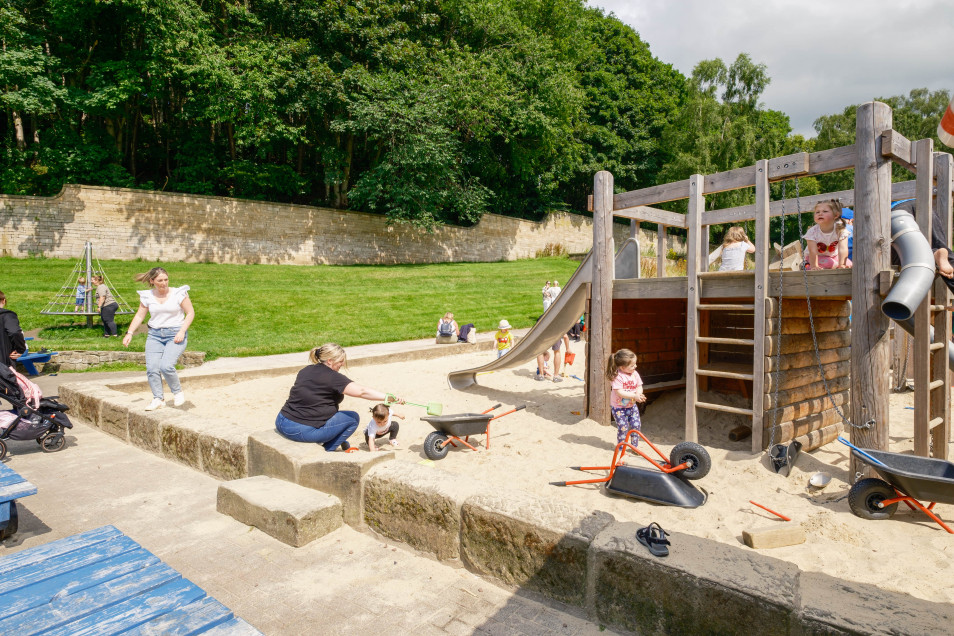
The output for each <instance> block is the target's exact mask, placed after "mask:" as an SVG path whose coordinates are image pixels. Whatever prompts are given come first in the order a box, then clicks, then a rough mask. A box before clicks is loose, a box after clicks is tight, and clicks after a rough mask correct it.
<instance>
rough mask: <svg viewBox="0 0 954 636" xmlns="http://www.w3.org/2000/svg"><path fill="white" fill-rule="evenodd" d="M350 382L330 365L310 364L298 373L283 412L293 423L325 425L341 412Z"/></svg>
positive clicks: (316, 426)
mask: <svg viewBox="0 0 954 636" xmlns="http://www.w3.org/2000/svg"><path fill="white" fill-rule="evenodd" d="M349 384H351V380H349V379H348V378H347V377H345V376H344V375H342V374H340V373H338V372H337V371H334V370H332V369H331V367H329V366H328V365H326V364H312V365H309V366H307V367H305V368H304V369H302V370H301V371H299V372H298V377H297V378H295V385H294V386H293V387H292V388H291V392H289V394H288V400H286V401H285V406H283V407H282V411H281V413H282V415H284V416H285V417H287V418H288V419H290V420H291V421H293V422H298V423H299V424H304V425H306V426H314V427H315V428H321V427H322V426H324V425H325V422H327V421H328V420H329V419H330V418H331V416H333V415H334V414H335V413H337V412H338V405H339V404H341V401H342V400H343V399H344V390H345V387H346V386H348V385H349Z"/></svg>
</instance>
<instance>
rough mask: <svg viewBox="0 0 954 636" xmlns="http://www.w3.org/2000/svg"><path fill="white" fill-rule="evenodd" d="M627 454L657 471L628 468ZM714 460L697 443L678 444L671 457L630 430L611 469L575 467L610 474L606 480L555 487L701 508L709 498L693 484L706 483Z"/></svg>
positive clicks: (562, 483)
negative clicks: (597, 489)
mask: <svg viewBox="0 0 954 636" xmlns="http://www.w3.org/2000/svg"><path fill="white" fill-rule="evenodd" d="M634 435H638V436H639V439H641V440H643V441H644V442H645V443H646V444H648V445H649V447H650V448H652V449H653V450H654V451H656V454H657V455H658V456H659V458H660V459H655V458H653V457H650V456H649V454H647V453H645V452H643V451H642V450H641V449H640V448H638V447H637V446H635V445H634V444H633V442H632V440H633V437H634ZM626 451H631V452H633V453H636V454H637V455H639V456H640V457H642V458H643V459H645V460H646V461H648V462H649V463H650V464H652V465H653V466H654V467H655V468H656V469H657V470H652V469H649V468H641V467H639V466H627V465H626V464H625V463H624V461H623V459H624V457H625V456H626ZM711 467H712V459H711V458H710V457H709V452H708V451H707V450H706V449H705V448H704V447H702V446H700V445H699V444H696V443H695V442H681V443H679V444H676V445H675V446H674V447H673V449H672V451H671V452H670V453H669V457H668V461H667V457H666V456H665V455H664V454H663V452H662V451H661V450H659V449H658V448H656V446H655V445H654V444H653V443H652V442H650V441H649V439H647V437H646V436H645V435H643V434H642V432H640V431H638V430H635V429H633V430H630V431H628V432H627V433H626V439H625V440H624V441H622V442H619V443H618V444H616V447H615V448H614V449H613V460H612V462H611V463H610V465H609V466H573V467H572V469H573V470H580V471H583V472H591V471H604V470H605V471H608V473H607V474H606V475H605V476H604V477H596V478H594V479H577V480H574V481H551V482H550V485H551V486H573V485H577V484H604V488H606V490H607V492H611V493H613V494H616V495H623V496H625V497H633V498H635V499H643V500H645V501H651V502H653V503H658V504H663V505H667V506H679V507H681V508H698V507H699V506H701V505H702V504H704V503H705V502H706V499H707V498H708V496H707V495H706V493H705V492H704V491H701V490H699V489H697V488H696V487H695V486H693V485H692V484H690V483H689V480H696V479H702V478H703V477H705V476H706V475H708V474H709V469H710V468H711Z"/></svg>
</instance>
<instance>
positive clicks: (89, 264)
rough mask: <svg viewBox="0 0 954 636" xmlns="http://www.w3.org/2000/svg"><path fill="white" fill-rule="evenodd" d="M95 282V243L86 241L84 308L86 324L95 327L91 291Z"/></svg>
mask: <svg viewBox="0 0 954 636" xmlns="http://www.w3.org/2000/svg"><path fill="white" fill-rule="evenodd" d="M92 284H93V244H92V243H91V242H89V241H86V298H85V300H84V301H83V309H84V310H85V311H86V326H87V327H89V328H90V329H92V327H93V316H92V315H91V313H92V311H93V307H92V304H93V303H92V300H93V295H92V294H91V293H89V287H90V285H92Z"/></svg>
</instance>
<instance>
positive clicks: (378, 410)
mask: <svg viewBox="0 0 954 636" xmlns="http://www.w3.org/2000/svg"><path fill="white" fill-rule="evenodd" d="M395 417H396V418H398V419H402V420H403V419H404V416H403V415H401V414H400V413H394V412H392V411H391V409H390V408H389V407H388V406H387V405H386V404H376V405H374V406H373V407H372V408H371V421H370V422H368V427H367V428H366V429H365V430H364V441H365V443H367V445H368V450H369V451H371V452H372V453H373V452H374V451H375V450H376V449H375V447H374V441H375V440H376V439H380V438H382V437H384V436H385V435H387V436H388V440H389V441H390V442H391V446H397V445H398V441H397V436H398V431H399V430H400V428H401V427H400V426H398V423H397V422H395V421H394V418H395Z"/></svg>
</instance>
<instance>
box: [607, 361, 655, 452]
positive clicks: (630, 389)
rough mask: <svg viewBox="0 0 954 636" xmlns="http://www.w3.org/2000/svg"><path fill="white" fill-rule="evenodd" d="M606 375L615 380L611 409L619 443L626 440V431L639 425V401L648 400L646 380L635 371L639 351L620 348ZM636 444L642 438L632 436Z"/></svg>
mask: <svg viewBox="0 0 954 636" xmlns="http://www.w3.org/2000/svg"><path fill="white" fill-rule="evenodd" d="M606 377H607V378H608V379H609V381H610V382H612V390H611V391H610V411H611V412H612V413H613V419H614V420H616V443H617V444H618V443H619V442H622V441H625V440H626V434H627V433H628V432H629V431H631V430H633V429H635V430H637V431H638V430H639V429H640V421H639V408H638V407H637V404H640V403H642V402H645V401H646V395H645V394H644V393H643V381H642V379H640V377H639V374H638V373H636V354H635V353H633V352H632V351H630V350H629V349H620V350H619V351H617V352H616V353H614V354H613V355H611V356H610V357H609V360H607V362H606ZM630 443H632V445H633V446H636V445H637V444H639V438H638V437H637V436H635V435H634V436H633V437H632V438H631V439H630Z"/></svg>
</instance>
